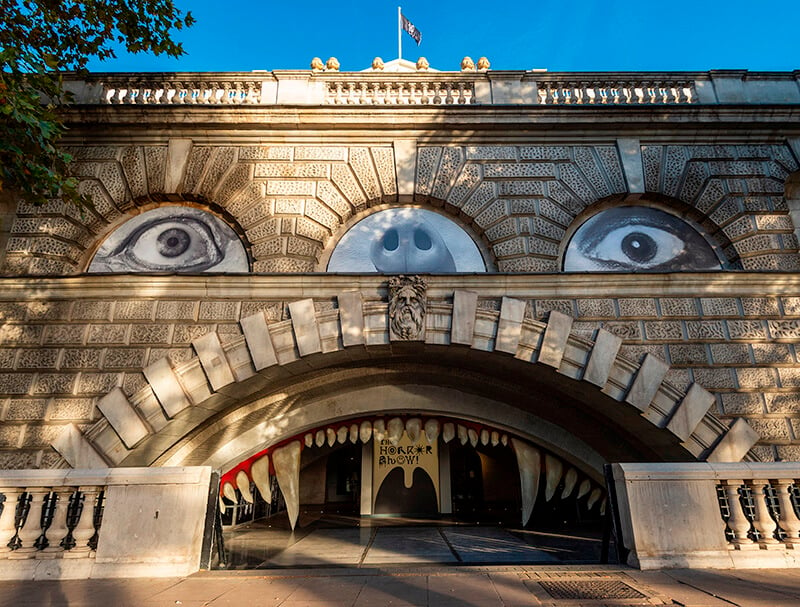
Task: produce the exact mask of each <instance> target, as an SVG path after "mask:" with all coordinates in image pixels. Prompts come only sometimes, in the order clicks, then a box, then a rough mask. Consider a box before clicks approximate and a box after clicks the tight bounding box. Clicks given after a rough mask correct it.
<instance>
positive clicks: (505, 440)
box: [500, 434, 508, 447]
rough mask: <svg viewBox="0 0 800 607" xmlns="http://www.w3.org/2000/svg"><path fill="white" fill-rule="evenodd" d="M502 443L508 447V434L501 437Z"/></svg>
mask: <svg viewBox="0 0 800 607" xmlns="http://www.w3.org/2000/svg"><path fill="white" fill-rule="evenodd" d="M500 444H501V445H503V446H504V447H508V434H504V435H503V436H501V437H500Z"/></svg>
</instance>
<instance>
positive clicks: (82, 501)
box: [0, 467, 212, 580]
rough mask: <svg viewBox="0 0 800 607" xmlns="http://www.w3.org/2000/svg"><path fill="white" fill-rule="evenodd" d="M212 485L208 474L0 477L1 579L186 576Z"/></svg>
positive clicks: (194, 564) (134, 471)
mask: <svg viewBox="0 0 800 607" xmlns="http://www.w3.org/2000/svg"><path fill="white" fill-rule="evenodd" d="M211 478H212V476H211V468H208V467H191V468H124V469H93V470H12V471H6V472H3V473H2V475H0V494H2V495H3V497H4V503H3V509H2V512H0V579H5V580H13V579H83V578H103V577H174V576H184V575H189V574H190V573H193V572H195V571H197V570H198V569H199V568H200V557H201V552H202V548H203V537H204V533H205V528H206V523H207V520H208V516H207V514H208V512H209V503H210V502H211V500H210V492H211V486H212V485H211ZM9 543H10V544H11V546H13V548H12V547H9V546H8V544H9Z"/></svg>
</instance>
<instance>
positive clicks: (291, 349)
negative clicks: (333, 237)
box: [53, 291, 758, 467]
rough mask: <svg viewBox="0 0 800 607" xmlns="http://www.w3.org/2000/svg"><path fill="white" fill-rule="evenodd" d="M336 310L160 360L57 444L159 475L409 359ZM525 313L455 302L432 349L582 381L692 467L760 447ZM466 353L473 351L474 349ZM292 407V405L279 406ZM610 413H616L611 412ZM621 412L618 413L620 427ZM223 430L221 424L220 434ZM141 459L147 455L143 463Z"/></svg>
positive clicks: (440, 315) (564, 327) (373, 307)
mask: <svg viewBox="0 0 800 607" xmlns="http://www.w3.org/2000/svg"><path fill="white" fill-rule="evenodd" d="M337 301H338V307H337V308H333V309H328V310H325V311H320V312H317V311H316V310H315V306H314V301H313V300H311V299H306V300H300V301H294V302H292V303H290V304H289V310H290V315H291V319H290V320H285V321H281V322H275V323H270V324H267V321H266V317H265V316H264V314H263V313H257V314H254V315H252V316H249V317H247V318H244V319H242V320H241V326H242V329H243V333H244V336H243V337H242V338H239V339H237V340H234V341H231V342H229V343H227V344H225V345H223V344H222V343H221V341H220V338H219V336H218V335H217V334H216V333H208V334H206V335H204V336H202V337H200V338H198V339H196V340H195V341H194V342H193V346H194V348H195V350H196V352H197V356H196V357H194V358H193V359H191V360H189V361H187V362H185V363H183V364H181V365H180V366H178V367H176V368H173V367H172V366H171V365H170V363H169V362H168V361H167V359H161V360H159V361H158V362H156V363H153V364H151V365H150V366H148V367H146V368H145V369H144V375H145V377H146V378H147V381H148V385H147V386H145V387H144V388H142V389H141V390H140V391H139V392H137V393H136V394H134V395H133V396H132V397H131V398H130V399H129V398H127V397H126V395H125V394H124V393H123V392H122V390H121V389H119V388H117V389H115V390H113V391H111V392H110V393H108V394H107V395H106V396H104V397H103V398H101V399H100V400H99V402H98V409H99V410H100V412H101V413H102V415H103V417H102V419H100V420H99V421H98V422H96V423H95V424H94V425H93V426H92V427H91V428H89V429H88V430H87V431H86V432H85V433H83V432H81V431H80V430H79V429H78V428H77V427H76V426H68V427H67V428H66V429H65V431H63V432H62V434H61V435H60V436H59V437H58V439H57V440H56V441H55V442H54V443H53V446H54V447H55V448H56V450H57V451H58V452H59V453H61V454H62V456H63V457H64V458H65V460H66V461H67V462H68V463H69V464H70V465H72V466H74V467H93V466H98V465H115V466H116V465H121V464H125V465H151V464H153V463H154V462H156V460H158V459H159V458H160V457H161V455H162V454H163V453H165V452H166V451H168V450H169V449H170V448H172V447H173V446H175V444H176V443H177V442H179V441H180V440H181V438H182V437H185V436H186V435H187V434H190V433H191V432H193V431H195V430H197V429H198V428H199V427H201V426H202V424H203V423H204V422H206V421H207V420H209V419H210V418H211V417H212V416H213V415H215V414H216V413H218V412H220V411H223V410H225V409H226V408H228V407H229V406H231V405H233V404H235V403H239V404H241V403H244V402H248V401H250V400H253V399H254V398H255V397H256V396H257V395H258V394H259V393H260V391H263V389H264V387H265V386H268V385H269V384H270V383H271V382H274V381H275V380H276V378H278V377H280V376H282V375H284V376H285V375H286V374H287V373H288V374H289V375H290V376H292V375H298V374H300V375H302V373H304V372H308V371H309V370H310V369H313V368H314V367H315V366H316V367H320V366H322V367H324V366H325V364H324V363H325V362H326V361H327V364H331V361H332V362H334V363H336V362H344V361H348V360H352V353H354V352H363V353H364V356H369V354H370V352H373V351H378V352H384V353H385V352H386V351H387V347H394V348H397V350H398V351H402V349H403V347H408V345H409V344H408V343H407V342H401V343H394V342H393V341H392V340H390V331H389V326H388V324H389V323H388V306H387V304H385V303H376V302H364V301H363V300H362V296H361V293H360V292H357V291H353V292H344V293H340V294H339V295H338V297H337ZM525 308H526V304H525V302H524V301H521V300H516V299H513V298H508V297H505V298H503V302H502V306H501V309H500V310H499V312H498V311H493V310H483V309H479V308H478V306H477V294H475V293H474V292H469V291H455V292H454V294H453V304H452V305H449V304H436V305H435V306H430V307H429V309H428V312H427V315H426V323H427V326H426V331H425V337H424V344H425V345H426V346H427V345H430V346H445V347H455V348H456V349H457V348H461V349H462V351H470V350H469V349H470V348H471V349H472V350H476V351H478V352H485V353H490V354H491V355H492V356H496V357H499V358H498V359H497V360H498V361H502V360H511V361H514V362H515V364H517V363H519V362H521V363H529V364H533V365H534V367H532V370H534V369H550V371H551V372H554V371H555V372H557V373H558V374H559V375H560V376H563V377H565V378H567V379H571V380H574V382H575V383H574V384H570V385H572V386H574V389H575V390H578V391H580V390H589V391H591V392H592V393H593V394H598V395H600V393H602V395H604V398H605V397H607V398H609V399H611V400H612V401H616V402H618V403H620V405H619V406H620V411H624V412H626V413H628V414H632V413H635V414H636V415H637V419H639V417H638V415H639V414H641V417H642V418H644V419H645V420H646V421H647V422H649V424H651V425H652V426H653V427H654V428H655V429H657V430H658V431H659V432H663V433H667V434H666V435H669V436H670V437H671V439H670V440H672V441H680V442H681V445H682V447H683V448H684V449H685V451H686V457H693V458H697V459H706V460H708V461H739V460H741V459H742V458H744V457H749V458H754V456H752V455H749V454H748V452H749V449H750V448H751V447H752V446H753V445H755V443H756V441H757V440H758V435H757V434H756V433H755V431H754V430H753V429H752V428H751V427H750V426H749V425H748V424H747V422H746V421H744V420H743V419H741V418H740V419H737V420H736V421H735V422H734V423H733V424H732V425H731V426H730V428H728V427H726V426H725V425H724V424H722V423H721V422H720V421H719V420H718V419H717V418H716V417H715V416H714V415H713V413H711V412H710V408H711V406H712V405H713V402H714V397H713V395H711V394H710V393H708V392H707V391H705V390H704V389H703V388H702V387H701V386H699V385H698V384H693V385H691V386H690V387H689V389H688V390H687V391H686V392H685V393H682V392H681V391H679V390H677V389H676V388H675V387H674V386H672V385H670V384H669V383H667V382H664V381H663V380H664V377H665V375H666V373H667V371H668V369H669V367H668V365H667V364H666V363H664V362H663V361H661V360H659V359H658V358H656V357H654V356H652V355H650V354H648V355H646V356H645V357H644V358H643V360H642V361H641V362H635V361H632V360H629V359H626V358H624V357H623V356H618V352H619V348H620V345H621V339H620V338H618V337H617V336H615V335H613V334H612V333H609V332H608V331H605V330H603V329H599V330H598V332H597V334H596V336H595V339H594V340H587V339H584V338H581V337H579V336H577V335H575V334H573V333H572V332H571V328H572V323H573V319H572V318H571V317H569V316H566V315H564V314H561V313H559V312H555V311H553V312H551V313H550V317H549V319H548V321H547V323H542V322H538V321H534V320H531V319H529V318H526V317H525ZM465 347H467V348H465ZM273 398H276V399H277V400H276V401H275V402H276V403H283V404H284V405H285V404H286V403H285V402H284V401H285V400H286V398H287V395H286V394H278V395H273ZM609 402H611V401H609ZM612 413H613V412H609V413H608V414H609V415H611V414H612ZM214 423H219V422H214ZM137 454H138V455H137Z"/></svg>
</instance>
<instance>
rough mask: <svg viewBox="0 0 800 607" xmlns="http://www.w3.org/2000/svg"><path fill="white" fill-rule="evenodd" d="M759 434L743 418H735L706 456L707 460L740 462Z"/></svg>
mask: <svg viewBox="0 0 800 607" xmlns="http://www.w3.org/2000/svg"><path fill="white" fill-rule="evenodd" d="M758 439H759V436H758V432H756V431H755V430H754V429H753V428H752V427H751V426H750V425H749V424H748V423H747V422H746V421H745V420H744V419H742V418H741V417H740V418H737V419H736V420H735V421H734V422H733V424H731V427H730V428H728V432H726V433H725V436H723V437H722V439H721V440H720V441H719V442H718V443H717V445H716V446H715V447H714V449H713V450H712V451H711V453H710V454H709V455H708V457H707V458H706V461H709V462H740V461H742V458H743V457H744V456H745V455H747V452H748V451H749V450H750V448H751V447H752V446H753V445H755V444H756V442H757V441H758Z"/></svg>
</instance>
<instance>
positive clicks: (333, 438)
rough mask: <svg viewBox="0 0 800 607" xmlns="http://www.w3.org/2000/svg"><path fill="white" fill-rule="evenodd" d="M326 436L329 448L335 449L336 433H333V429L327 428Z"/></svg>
mask: <svg viewBox="0 0 800 607" xmlns="http://www.w3.org/2000/svg"><path fill="white" fill-rule="evenodd" d="M325 436H327V437H328V446H329V447H333V445H334V443H336V432H334V431H333V428H325Z"/></svg>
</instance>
